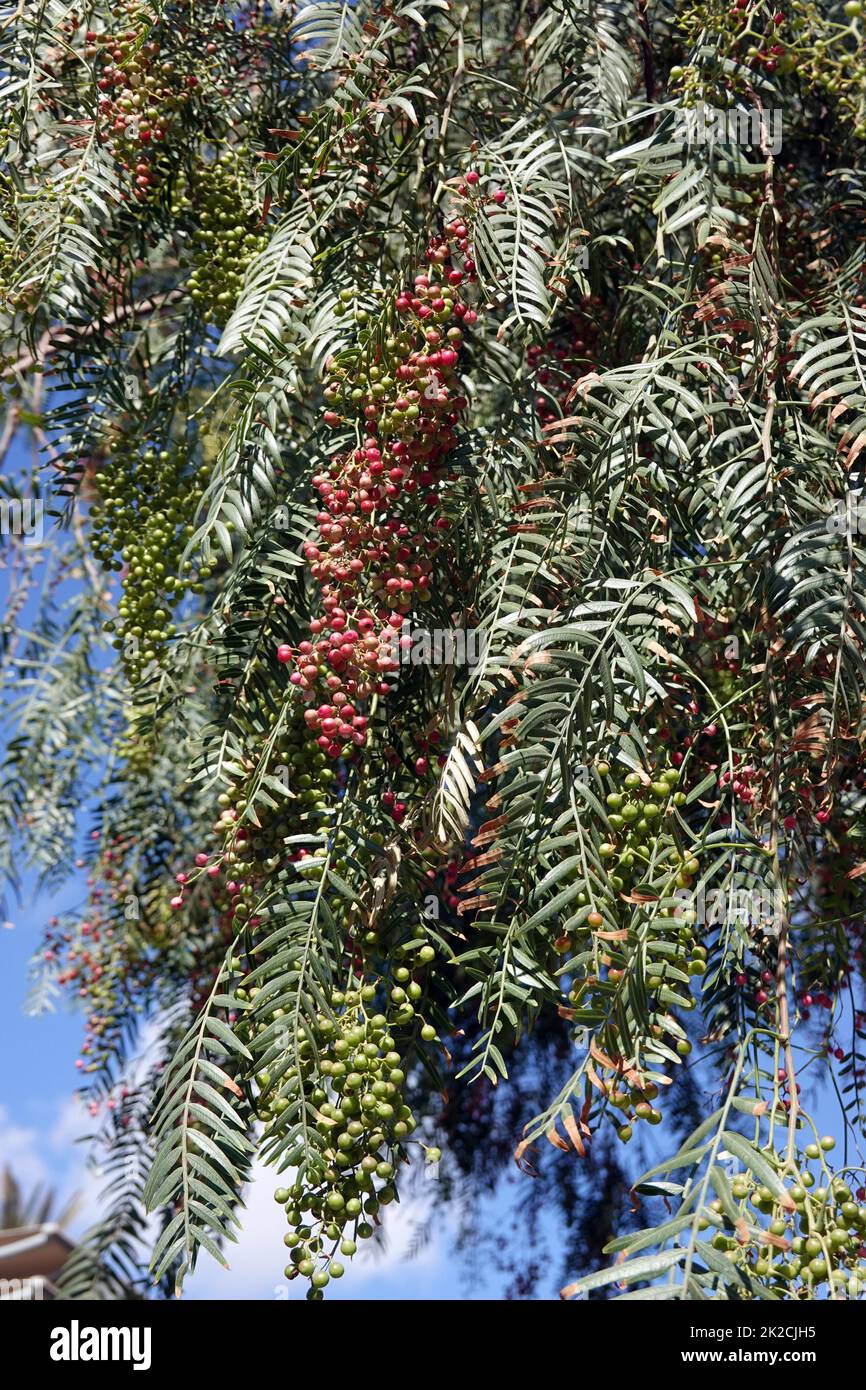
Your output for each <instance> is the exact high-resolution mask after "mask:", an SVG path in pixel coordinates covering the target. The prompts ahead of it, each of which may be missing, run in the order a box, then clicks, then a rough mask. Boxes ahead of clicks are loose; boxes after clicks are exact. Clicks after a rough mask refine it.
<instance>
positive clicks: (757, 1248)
mask: <svg viewBox="0 0 866 1390" xmlns="http://www.w3.org/2000/svg"><path fill="white" fill-rule="evenodd" d="M834 1147H835V1140H834V1139H833V1138H832V1136H831V1135H827V1136H825V1137H824V1138H823V1139H821V1140H819V1141H818V1142H817V1143H812V1144H807V1145H806V1147H805V1150H804V1152H803V1154H801V1155H799V1156H798V1162H797V1168H798V1181H796V1182H795V1183H793V1184H792V1185H791V1186H789V1187H787V1188H786V1200H785V1203H781V1202H780V1200H779V1194H778V1193H775V1192H773V1191H772V1189H770V1188H769V1187H766V1186H764V1185H763V1184H760V1183H757V1182H756V1181H755V1180H754V1178H753V1177H752V1176H751V1175H748V1174H741V1175H740V1176H738V1177H735V1178H734V1179H733V1181H732V1183H731V1195H732V1197H733V1198H734V1199H735V1201H737V1202H740V1203H742V1204H743V1207H742V1209H741V1210H742V1215H743V1216H744V1217H745V1218H746V1220H748V1213H747V1212H746V1210H745V1203H747V1202H748V1203H750V1204H751V1206H752V1207H754V1209H755V1210H756V1211H758V1212H760V1213H761V1214H762V1215H764V1216H769V1217H770V1218H771V1220H770V1222H769V1224H768V1226H767V1227H766V1232H765V1233H764V1237H763V1241H762V1240H761V1238H760V1233H759V1232H758V1231H757V1230H756V1231H755V1232H754V1239H753V1241H752V1242H751V1243H750V1245H749V1246H748V1247H746V1248H744V1243H743V1240H742V1237H741V1236H740V1238H738V1235H737V1232H736V1230H735V1229H734V1228H735V1225H736V1223H735V1221H734V1220H733V1217H734V1212H733V1211H732V1210H731V1209H730V1208H728V1209H727V1210H726V1207H725V1204H724V1203H723V1202H722V1201H721V1199H718V1198H717V1199H716V1200H715V1201H713V1202H711V1203H710V1206H709V1211H710V1213H711V1214H712V1216H713V1220H712V1224H716V1225H717V1226H718V1229H717V1230H716V1232H715V1234H714V1235H713V1237H712V1241H711V1243H712V1245H713V1247H714V1248H715V1249H716V1250H720V1251H722V1252H724V1253H726V1254H727V1255H729V1257H730V1258H731V1259H732V1260H735V1261H741V1260H742V1261H744V1262H745V1263H747V1265H748V1268H749V1271H750V1272H751V1273H752V1274H754V1275H756V1276H757V1277H758V1278H761V1279H764V1278H766V1279H768V1280H769V1281H770V1287H771V1288H773V1289H775V1290H777V1291H778V1292H780V1293H783V1294H787V1295H789V1296H791V1295H793V1296H795V1297H808V1296H809V1294H810V1292H811V1291H813V1290H815V1289H817V1288H818V1287H819V1286H820V1285H822V1284H825V1283H827V1282H829V1284H830V1285H831V1286H832V1289H833V1291H834V1294H835V1296H837V1297H838V1296H839V1295H840V1294H845V1293H847V1294H848V1296H849V1297H851V1298H856V1297H858V1296H859V1294H860V1292H861V1291H862V1289H863V1288H864V1282H866V1277H864V1276H866V1263H864V1261H866V1205H864V1204H863V1197H864V1195H866V1194H864V1191H863V1189H862V1188H859V1189H858V1191H857V1194H856V1196H857V1197H859V1199H860V1200H859V1201H858V1200H855V1193H854V1192H852V1190H851V1188H850V1186H849V1185H848V1183H847V1182H846V1181H845V1179H844V1178H843V1177H841V1176H840V1177H834V1178H831V1179H830V1180H829V1182H828V1183H827V1185H817V1186H816V1179H815V1177H814V1175H813V1173H811V1172H810V1171H809V1169H808V1166H807V1164H808V1162H815V1161H817V1160H819V1159H820V1160H821V1161H822V1163H823V1154H825V1153H827V1152H828V1151H829V1150H831V1149H833V1148H834ZM708 1224H710V1223H709V1222H707V1221H706V1218H704V1229H706V1227H707V1225H708ZM795 1231H796V1232H797V1233H796V1234H795ZM747 1252H748V1253H747Z"/></svg>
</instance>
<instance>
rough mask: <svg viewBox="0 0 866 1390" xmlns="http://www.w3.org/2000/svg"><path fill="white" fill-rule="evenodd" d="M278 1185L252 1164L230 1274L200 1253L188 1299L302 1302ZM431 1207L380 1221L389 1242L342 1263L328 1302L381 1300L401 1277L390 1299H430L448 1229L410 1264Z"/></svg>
mask: <svg viewBox="0 0 866 1390" xmlns="http://www.w3.org/2000/svg"><path fill="white" fill-rule="evenodd" d="M284 1180H285V1179H283V1181H284ZM279 1181H280V1179H278V1178H276V1177H275V1175H274V1172H273V1170H272V1169H269V1168H265V1167H264V1166H263V1165H261V1164H257V1165H255V1167H254V1170H253V1182H252V1183H251V1184H250V1186H249V1187H248V1188H247V1192H246V1203H247V1204H246V1207H245V1209H244V1210H243V1212H242V1213H241V1218H242V1227H243V1229H242V1232H241V1235H240V1236H239V1238H238V1243H237V1244H236V1245H231V1244H230V1245H228V1246H227V1247H226V1252H225V1253H226V1259H227V1260H228V1263H229V1266H230V1268H229V1269H228V1270H224V1269H222V1268H221V1267H220V1266H219V1265H218V1264H217V1263H216V1261H215V1260H213V1259H211V1258H210V1256H208V1255H207V1254H204V1253H203V1254H202V1255H201V1256H200V1259H199V1263H198V1267H197V1269H196V1273H195V1274H194V1275H193V1277H192V1278H191V1279H189V1280H188V1281H187V1283H186V1285H185V1286H184V1296H185V1297H190V1298H194V1299H236V1298H237V1299H251V1298H252V1299H284V1300H285V1299H290V1300H292V1301H294V1300H296V1299H299V1298H303V1297H304V1296H305V1293H306V1284H305V1281H304V1280H302V1279H297V1280H293V1281H292V1283H291V1284H288V1283H287V1282H286V1280H285V1278H284V1276H283V1269H284V1267H285V1265H286V1263H287V1259H288V1252H287V1250H286V1248H285V1246H284V1245H283V1236H284V1235H285V1233H286V1231H287V1230H288V1226H287V1225H286V1221H285V1218H284V1216H283V1213H282V1211H281V1209H280V1208H279V1207H278V1206H277V1205H276V1203H275V1202H274V1189H275V1188H276V1187H277V1186H278V1185H279ZM427 1207H428V1203H427V1202H426V1201H425V1199H424V1197H423V1196H421V1197H417V1198H412V1199H410V1200H408V1201H405V1202H400V1203H399V1204H395V1205H394V1206H391V1207H388V1209H387V1211H386V1212H385V1219H384V1222H383V1226H384V1236H385V1239H384V1242H382V1243H381V1244H379V1243H378V1242H374V1241H370V1242H369V1244H368V1246H367V1247H366V1248H365V1247H364V1246H362V1247H361V1248H360V1249H359V1251H358V1254H357V1255H355V1257H354V1258H353V1259H352V1260H351V1261H345V1264H346V1273H345V1276H344V1278H343V1279H342V1280H341V1281H340V1282H339V1283H337V1282H336V1281H334V1282H333V1283H332V1284H331V1285H330V1287H329V1289H328V1297H329V1298H331V1297H332V1296H336V1297H339V1298H353V1297H354V1298H376V1297H381V1296H382V1294H381V1293H380V1292H379V1290H380V1288H381V1287H382V1286H384V1285H386V1284H390V1283H391V1282H392V1281H394V1280H395V1279H398V1278H399V1282H400V1293H399V1294H397V1293H392V1294H391V1295H390V1296H391V1297H401V1298H411V1297H413V1291H414V1296H416V1297H425V1296H427V1295H426V1293H425V1292H422V1290H427V1289H429V1288H430V1286H431V1285H432V1284H434V1283H435V1282H437V1279H438V1278H439V1277H441V1275H442V1273H443V1272H444V1269H445V1265H446V1260H447V1245H448V1235H449V1233H448V1231H447V1230H446V1229H445V1228H444V1226H443V1228H442V1229H440V1230H439V1231H438V1232H437V1233H436V1235H434V1237H433V1238H432V1239H431V1240H430V1241H428V1242H427V1244H426V1245H425V1246H423V1247H422V1249H421V1250H420V1251H419V1252H418V1253H417V1254H414V1255H413V1256H412V1257H411V1258H410V1249H411V1246H412V1242H413V1238H414V1236H415V1234H416V1227H417V1225H418V1223H419V1222H420V1221H421V1220H422V1219H423V1218H424V1216H425V1215H426V1213H427ZM440 1287H441V1286H440ZM439 1296H440V1297H441V1296H442V1295H441V1292H440V1295H439Z"/></svg>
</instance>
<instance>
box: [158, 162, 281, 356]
mask: <svg viewBox="0 0 866 1390" xmlns="http://www.w3.org/2000/svg"><path fill="white" fill-rule="evenodd" d="M240 168H241V165H240V159H239V157H238V156H237V155H236V154H222V155H220V156H219V157H218V158H216V159H214V160H211V161H210V162H205V161H201V162H199V163H198V165H197V166H196V173H195V177H194V179H193V180H192V182H191V183H190V186H189V190H188V192H187V193H186V194H182V195H180V196H179V197H178V198H177V199H176V201H175V206H174V209H173V210H174V212H175V213H176V214H177V215H180V214H182V213H185V212H190V211H192V212H193V213H194V215H195V217H196V221H197V227H196V231H195V234H194V244H195V265H194V269H193V271H192V273H191V275H190V277H189V281H188V285H189V292H190V296H191V298H192V300H193V303H194V304H195V305H196V306H197V308H198V310H199V312H200V313H201V315H202V317H203V318H204V319H205V320H207V322H209V323H215V324H216V325H217V327H219V328H224V327H225V325H226V324H227V323H228V320H229V318H230V317H231V313H232V310H233V309H234V306H235V304H236V303H237V300H238V296H239V294H240V292H241V288H242V286H243V283H244V275H245V274H246V271H247V268H248V266H249V264H250V262H251V261H252V259H253V257H254V256H255V255H256V254H257V253H258V252H259V251H261V250H262V249H263V247H264V246H265V245H266V244H267V234H266V233H264V232H263V231H262V230H261V225H260V224H261V220H262V215H261V211H260V209H258V208H257V207H256V206H255V204H254V202H253V199H252V196H251V193H250V191H249V189H248V188H247V187H246V185H245V184H244V182H243V180H242V177H241V173H240Z"/></svg>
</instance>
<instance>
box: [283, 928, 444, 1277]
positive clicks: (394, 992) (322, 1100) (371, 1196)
mask: <svg viewBox="0 0 866 1390" xmlns="http://www.w3.org/2000/svg"><path fill="white" fill-rule="evenodd" d="M427 949H428V950H429V952H430V955H432V954H433V953H432V948H427ZM425 959H426V958H425ZM409 973H410V972H409V971H408V970H407V969H406V968H405V967H403V968H402V969H398V970H397V971H396V972H395V979H396V980H397V981H398V983H396V984H395V985H394V987H393V988H392V989H391V991H390V1001H389V1004H388V1005H387V1013H368V1012H367V1010H368V1008H370V1009H373V1008H375V1006H376V1005H375V1001H376V998H377V995H378V994H379V990H378V989H377V986H376V985H375V984H373V983H368V984H366V985H364V986H363V987H362V988H355V989H350V990H348V991H347V992H346V993H343V992H342V991H337V992H336V993H335V994H334V995H333V996H332V1000H331V1002H332V1005H333V1007H334V1009H335V1010H338V1011H339V1012H337V1013H336V1014H335V1015H333V1016H331V1017H326V1016H324V1015H320V1016H319V1018H318V1019H317V1023H316V1034H317V1035H316V1039H315V1051H316V1053H317V1054H318V1056H317V1057H316V1056H314V1044H313V1041H312V1040H310V1039H304V1040H303V1041H302V1042H301V1043H300V1046H299V1057H300V1062H301V1067H302V1069H303V1071H304V1073H305V1076H306V1078H307V1079H308V1080H309V1081H310V1083H311V1085H312V1089H311V1090H310V1092H309V1094H308V1100H309V1103H310V1104H311V1105H312V1106H313V1107H314V1109H315V1112H316V1128H317V1130H318V1133H319V1135H320V1137H321V1141H322V1145H323V1150H322V1154H321V1159H322V1163H321V1166H320V1167H317V1168H313V1167H312V1166H311V1167H309V1168H308V1169H307V1171H306V1173H305V1175H304V1177H302V1178H299V1179H298V1180H297V1181H296V1182H295V1183H294V1184H293V1186H292V1187H290V1188H285V1187H281V1188H278V1189H277V1191H276V1193H275V1197H276V1200H277V1202H279V1203H280V1205H281V1206H284V1207H285V1210H286V1216H287V1218H288V1222H289V1226H290V1228H291V1229H290V1230H289V1231H288V1233H287V1234H286V1235H285V1236H284V1241H285V1244H286V1245H287V1246H288V1247H289V1249H290V1250H291V1256H290V1261H291V1262H290V1264H289V1265H288V1266H287V1267H286V1271H285V1273H286V1277H287V1278H288V1279H294V1278H296V1277H297V1276H298V1275H301V1276H304V1277H306V1278H308V1279H309V1280H310V1282H311V1295H312V1296H314V1297H315V1296H316V1295H317V1294H320V1291H321V1290H322V1289H323V1288H324V1287H325V1286H326V1285H327V1284H328V1283H329V1281H330V1280H331V1279H338V1278H339V1277H340V1276H341V1275H342V1273H343V1266H342V1264H341V1263H340V1261H339V1260H338V1259H337V1258H336V1256H337V1253H338V1247H339V1253H340V1254H341V1255H344V1256H351V1255H354V1253H355V1251H356V1249H357V1242H358V1241H359V1240H364V1239H367V1238H369V1237H370V1236H371V1235H372V1234H373V1230H374V1225H373V1223H374V1222H375V1221H376V1218H377V1214H378V1212H379V1210H380V1208H381V1207H383V1206H386V1205H388V1203H390V1202H392V1201H393V1200H394V1198H395V1197H396V1195H397V1193H396V1187H395V1185H394V1181H393V1179H394V1176H395V1172H396V1169H397V1165H398V1164H399V1163H401V1162H405V1161H406V1153H405V1149H404V1147H403V1146H404V1142H405V1141H406V1140H407V1139H408V1138H409V1136H410V1135H411V1134H412V1132H413V1130H414V1129H415V1128H416V1120H415V1118H414V1116H413V1114H412V1111H411V1109H410V1108H409V1106H408V1105H406V1104H405V1103H404V1100H403V1088H404V1085H405V1081H406V1075H405V1072H404V1070H403V1066H402V1059H401V1055H400V1052H399V1051H397V1050H396V1048H397V1043H396V1040H395V1038H394V1033H393V1030H395V1029H397V1028H399V1027H402V1026H404V1025H405V1024H407V1023H409V1022H411V1021H412V1018H413V1015H414V1011H415V1010H414V1003H413V1000H416V999H417V998H418V997H419V996H420V993H421V987H420V985H418V984H417V983H416V982H413V981H411V980H410V979H409ZM403 976H405V977H406V978H405V980H404V981H403V982H402V983H400V980H401V978H402V977H403ZM404 984H405V988H404ZM426 1026H427V1028H428V1029H430V1028H431V1025H426ZM434 1035H435V1034H434ZM257 1079H258V1083H259V1086H260V1098H259V1105H260V1108H259V1116H260V1118H261V1119H263V1120H264V1121H265V1122H266V1123H271V1122H273V1121H274V1120H275V1119H278V1118H279V1116H280V1114H281V1113H282V1112H283V1111H284V1110H285V1109H286V1108H287V1106H288V1101H287V1100H286V1099H285V1098H284V1097H281V1096H280V1095H279V1083H278V1082H275V1081H274V1080H273V1079H272V1078H271V1076H269V1075H268V1074H267V1073H264V1072H262V1073H259V1075H258V1078H257ZM427 1155H428V1159H429V1160H432V1161H435V1160H436V1159H437V1158H438V1157H439V1153H438V1150H433V1149H428V1151H427Z"/></svg>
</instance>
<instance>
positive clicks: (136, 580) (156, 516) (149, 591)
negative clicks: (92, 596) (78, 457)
mask: <svg viewBox="0 0 866 1390" xmlns="http://www.w3.org/2000/svg"><path fill="white" fill-rule="evenodd" d="M206 472H207V469H206V467H204V468H199V469H197V470H194V471H190V470H189V468H188V454H187V449H186V447H185V445H184V444H182V443H181V444H176V445H173V446H172V447H171V448H170V449H162V450H157V449H153V448H151V449H146V450H145V451H143V452H141V451H140V449H139V444H138V441H137V440H136V439H135V437H134V436H133V435H132V434H123V433H122V432H121V431H120V430H119V429H118V430H115V431H113V433H112V437H111V440H110V442H109V446H108V451H107V454H106V457H105V459H104V461H103V462H102V463H101V464H100V465H99V467H98V470H97V473H96V477H95V481H96V485H97V487H98V488H99V500H98V501H97V502H95V503H94V504H93V506H92V507H91V509H90V520H91V526H92V537H93V540H92V544H93V552H94V554H95V556H96V558H97V559H98V560H99V561H100V562H101V563H102V567H103V569H105V570H115V571H118V572H120V573H121V574H122V587H123V594H122V597H121V599H120V602H119V604H118V618H117V620H116V621H115V620H112V621H109V622H107V623H106V624H105V630H106V631H107V632H110V633H112V634H113V645H114V647H115V649H116V650H117V651H119V652H120V654H121V658H122V660H123V664H124V669H125V671H126V673H127V676H128V678H129V680H130V681H132V682H136V681H139V680H140V679H141V678H142V676H143V675H144V673H145V671H146V670H147V668H148V666H149V665H150V664H151V663H152V662H157V663H158V662H159V661H160V659H161V657H162V655H163V654H164V652H165V649H166V647H167V644H168V642H169V640H170V638H171V637H173V636H174V633H175V631H176V627H175V624H174V623H173V622H172V621H171V609H172V608H173V606H174V605H175V604H177V603H178V602H179V601H180V599H181V597H182V596H183V594H184V593H185V592H187V591H190V590H191V591H192V592H193V593H201V592H202V590H203V581H204V580H205V579H207V578H209V577H210V573H211V570H210V568H209V566H207V565H204V566H200V567H199V569H198V571H197V573H195V572H194V571H193V565H192V562H191V561H189V560H183V558H182V557H183V553H184V549H185V547H186V544H187V542H188V540H189V538H190V537H191V536H192V534H193V526H192V524H191V521H190V518H191V517H192V516H194V514H195V511H196V509H197V506H198V502H199V500H200V497H201V490H202V487H203V485H204V482H205V474H206Z"/></svg>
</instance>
